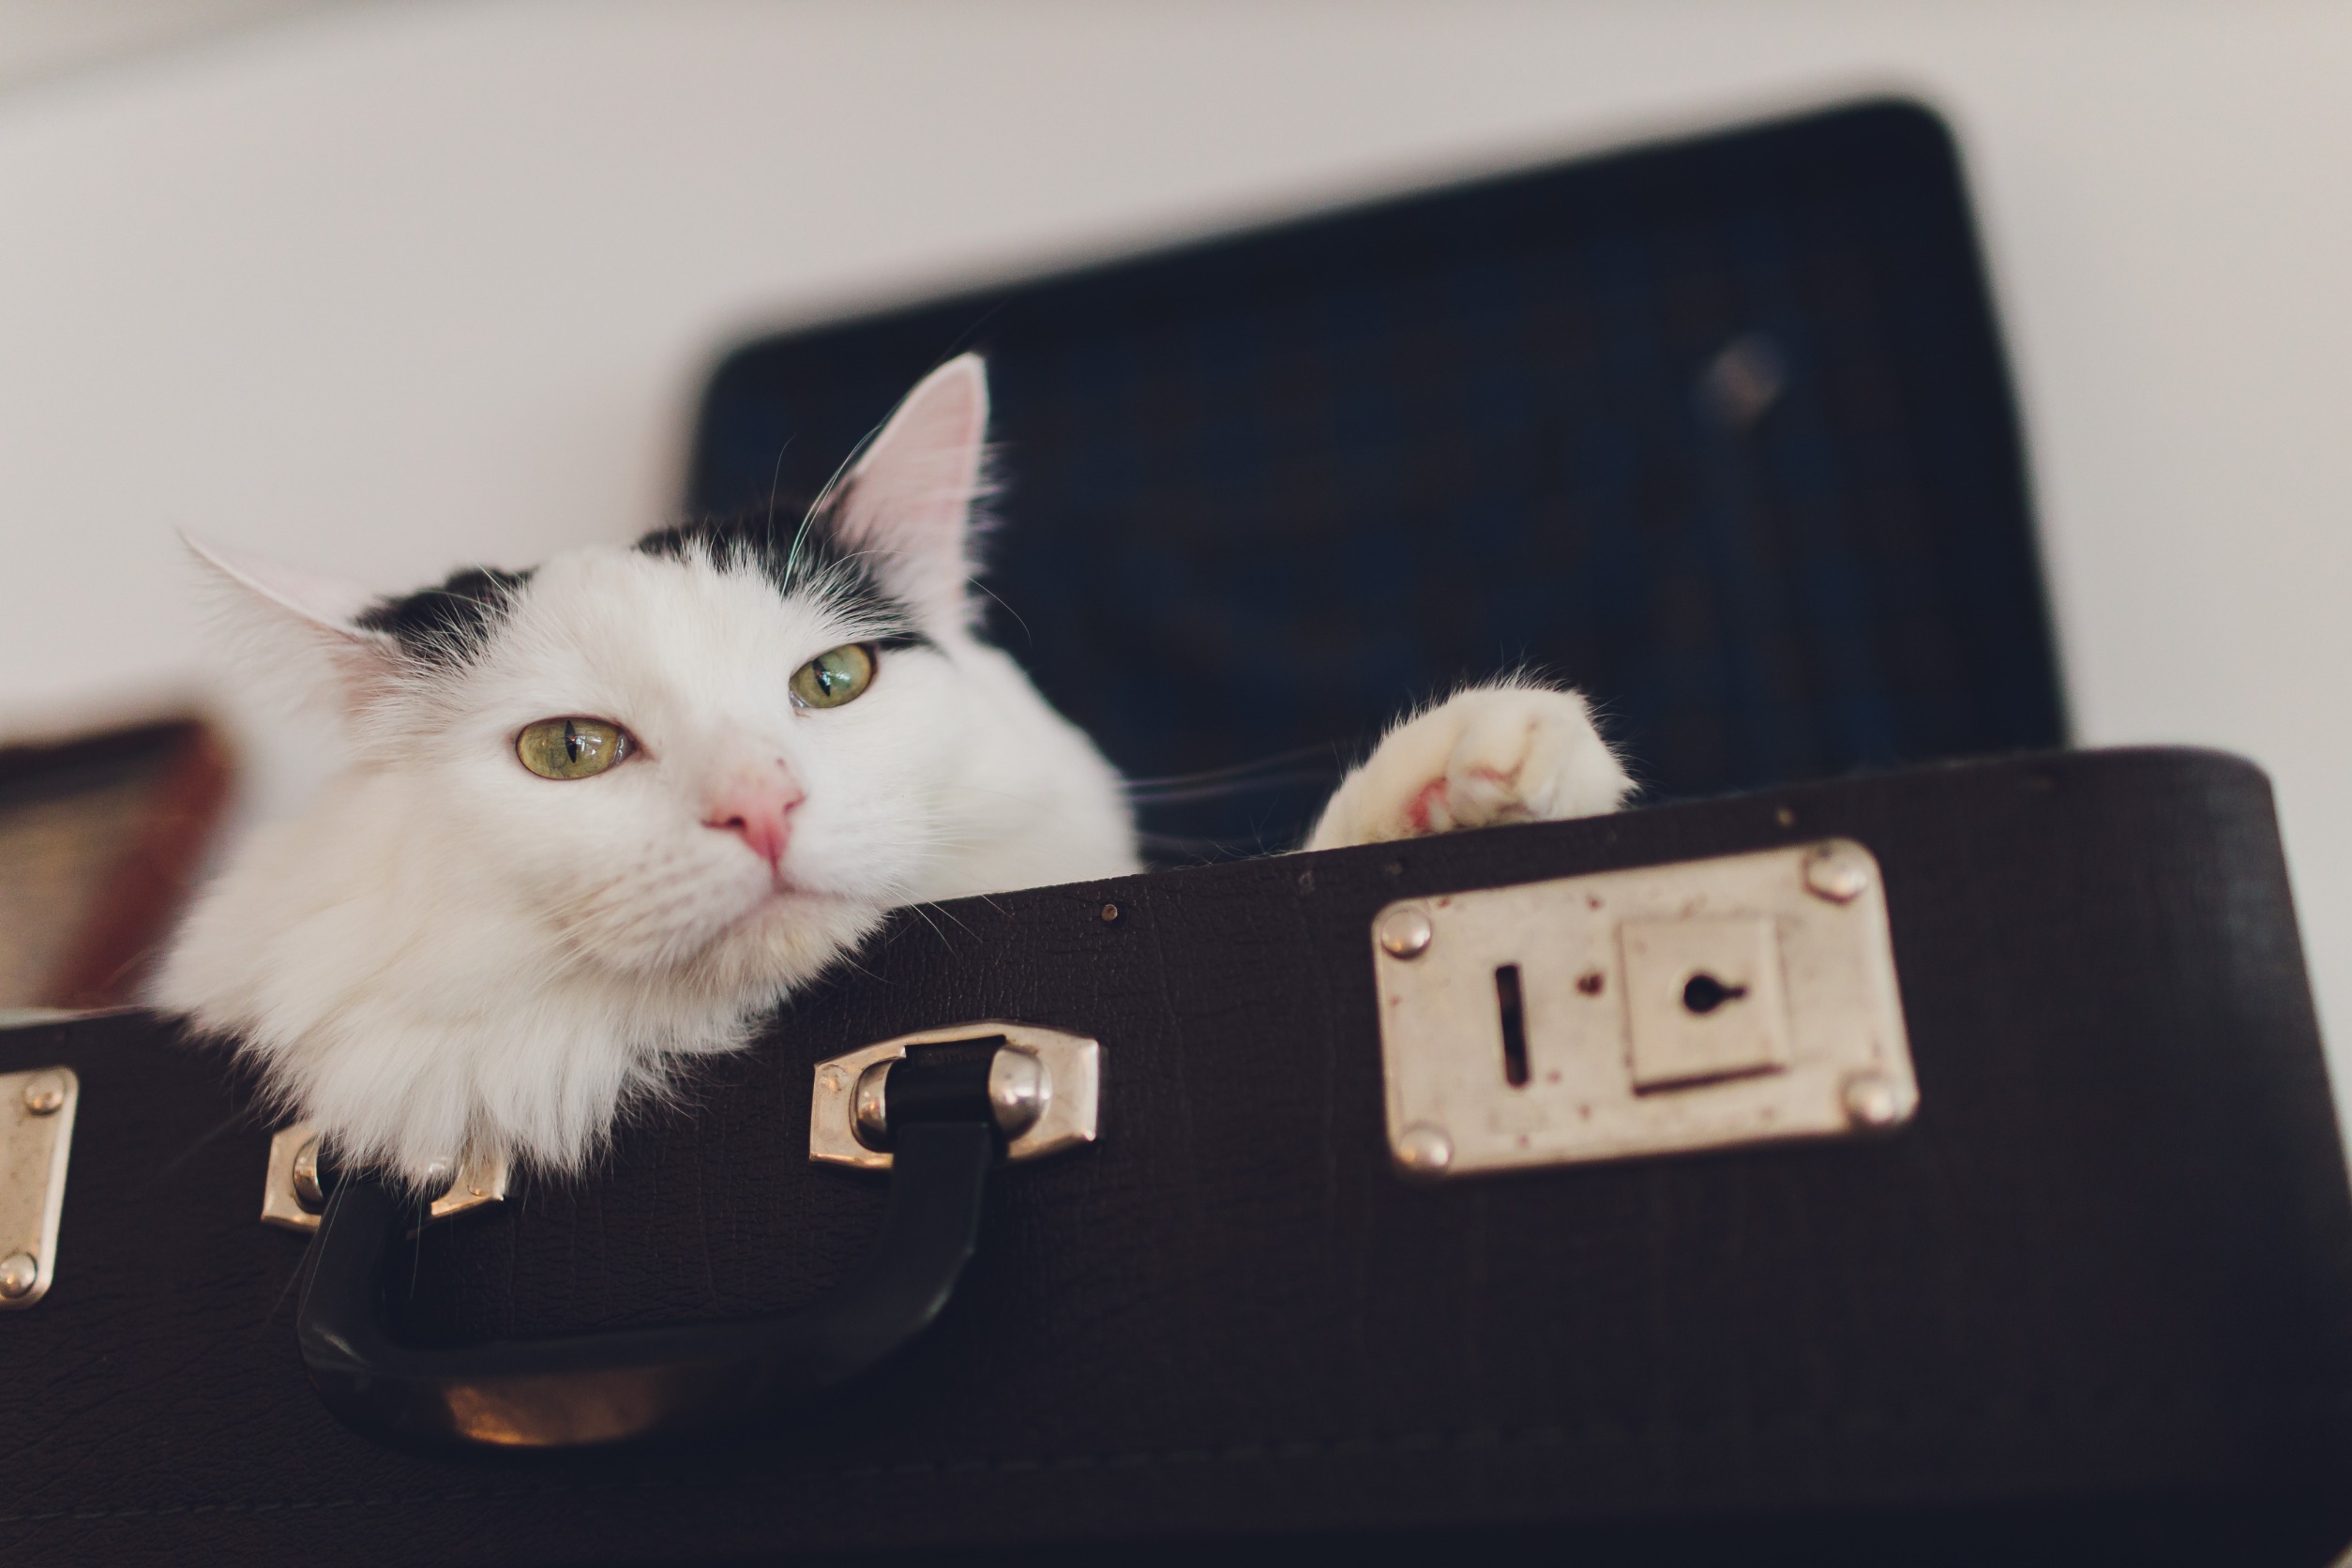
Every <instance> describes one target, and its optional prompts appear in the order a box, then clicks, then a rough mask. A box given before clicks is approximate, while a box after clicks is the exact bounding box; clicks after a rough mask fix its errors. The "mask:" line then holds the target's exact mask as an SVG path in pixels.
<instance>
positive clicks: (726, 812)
mask: <svg viewBox="0 0 2352 1568" xmlns="http://www.w3.org/2000/svg"><path fill="white" fill-rule="evenodd" d="M806 798H807V797H806V795H805V794H804V792H802V790H801V788H800V786H799V785H797V784H795V783H793V782H792V779H791V778H790V777H789V776H777V777H774V778H764V779H761V780H758V781H756V782H746V783H743V784H739V785H737V786H735V787H734V788H733V789H731V790H729V791H728V792H726V793H725V794H722V795H721V796H719V798H718V799H717V800H716V801H715V802H713V803H712V806H711V814H710V815H709V816H707V817H705V818H703V819H702V825H703V826H704V827H715V828H717V829H719V830H720V831H721V832H725V833H732V834H735V835H736V836H738V837H741V838H742V839H743V841H744V842H745V843H746V844H748V845H750V846H751V849H752V852H753V853H755V854H757V855H758V856H759V857H760V858H761V859H762V860H764V861H766V862H767V863H768V864H769V865H770V866H775V865H776V864H778V863H779V862H781V861H782V860H783V858H784V847H785V846H786V845H787V844H789V843H791V842H792V808H793V807H796V806H798V805H799V804H800V803H801V802H802V800H804V799H806Z"/></svg>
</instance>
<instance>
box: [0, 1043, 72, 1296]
mask: <svg viewBox="0 0 2352 1568" xmlns="http://www.w3.org/2000/svg"><path fill="white" fill-rule="evenodd" d="M81 1104H82V1080H81V1079H80V1078H77V1077H76V1076H75V1075H74V1071H73V1069H72V1068H70V1067H40V1068H36V1069H35V1070H33V1071H32V1072H29V1073H8V1074H0V1311H21V1310H22V1309H23V1308H25V1307H28V1306H32V1305H34V1304H36V1303H38V1301H39V1300H40V1299H41V1298H42V1297H43V1296H46V1295H47V1294H49V1287H50V1285H51V1284H52V1283H53V1281H54V1280H55V1278H56V1275H57V1229H58V1221H59V1219H60V1217H61V1216H62V1215H63V1214H64V1213H65V1204H66V1166H67V1163H68V1160H69V1159H70V1158H71V1157H72V1154H73V1119H74V1113H75V1111H76V1110H78V1109H79V1108H80V1107H81Z"/></svg>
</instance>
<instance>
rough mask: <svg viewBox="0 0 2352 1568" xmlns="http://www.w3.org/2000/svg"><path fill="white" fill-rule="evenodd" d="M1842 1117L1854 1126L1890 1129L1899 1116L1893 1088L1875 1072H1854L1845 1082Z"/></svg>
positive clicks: (1898, 1107)
mask: <svg viewBox="0 0 2352 1568" xmlns="http://www.w3.org/2000/svg"><path fill="white" fill-rule="evenodd" d="M1845 1098H1846V1114H1847V1118H1848V1119H1849V1120H1850V1121H1852V1122H1853V1123H1854V1124H1855V1125H1856V1126H1858V1127H1892V1126H1893V1125H1894V1123H1895V1119H1896V1118H1897V1117H1898V1116H1900V1115H1901V1114H1902V1110H1903V1108H1902V1105H1901V1104H1900V1102H1898V1101H1897V1100H1896V1099H1895V1095H1894V1085H1893V1084H1892V1083H1889V1082H1888V1081H1887V1080H1886V1079H1885V1078H1883V1077H1881V1076H1880V1075H1878V1074H1877V1073H1856V1074H1855V1075H1854V1076H1853V1077H1852V1078H1847V1080H1846V1091H1845Z"/></svg>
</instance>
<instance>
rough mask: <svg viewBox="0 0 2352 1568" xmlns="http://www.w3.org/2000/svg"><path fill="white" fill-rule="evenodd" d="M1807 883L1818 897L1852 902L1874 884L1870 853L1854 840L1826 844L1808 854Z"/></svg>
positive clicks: (1806, 865) (1847, 902)
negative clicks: (1853, 843) (1846, 842)
mask: <svg viewBox="0 0 2352 1568" xmlns="http://www.w3.org/2000/svg"><path fill="white" fill-rule="evenodd" d="M1805 886H1806V888H1807V889H1808V890H1810V891H1811V893H1812V894H1813V896H1814V897H1817V898H1826V899H1828V900H1829V901H1830V902H1831V903H1832V904H1850V903H1852V902H1853V901H1854V900H1855V899H1857V898H1859V897H1862V894H1863V893H1864V892H1865V891H1867V890H1868V889H1869V886H1870V857H1869V855H1867V854H1865V853H1864V852H1862V850H1861V849H1859V848H1857V847H1856V846H1854V845H1852V844H1824V845H1822V846H1821V847H1820V848H1819V849H1817V850H1816V851H1814V852H1812V853H1811V854H1809V855H1807V856H1805Z"/></svg>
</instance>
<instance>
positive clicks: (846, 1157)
mask: <svg viewBox="0 0 2352 1568" xmlns="http://www.w3.org/2000/svg"><path fill="white" fill-rule="evenodd" d="M915 1052H925V1053H928V1054H934V1055H936V1054H941V1053H946V1052H960V1053H962V1054H965V1055H968V1056H969V1057H970V1058H971V1067H972V1071H973V1073H974V1075H975V1078H977V1080H978V1081H979V1082H980V1083H982V1084H984V1085H985V1089H986V1093H987V1094H988V1105H989V1108H990V1111H991V1113H992V1114H993V1115H994V1117H995V1119H996V1125H997V1131H998V1132H999V1133H1001V1134H1002V1135H1003V1138H1004V1157H1005V1158H1006V1159H1008V1160H1014V1161H1020V1160H1033V1159H1037V1158H1040V1157H1042V1156H1044V1155H1047V1154H1051V1153H1057V1152H1059V1151H1061V1150H1063V1149H1068V1148H1073V1147H1075V1146H1077V1145H1078V1144H1081V1143H1092V1142H1093V1141H1094V1129H1095V1116H1096V1112H1097V1110H1098V1108H1099V1103H1100V1100H1101V1097H1102V1077H1103V1064H1102V1063H1103V1048H1102V1047H1101V1046H1100V1045H1099V1044H1097V1043H1096V1042H1095V1041H1093V1040H1090V1039H1088V1038H1086V1037H1085V1036H1084V1035H1080V1034H1069V1033H1063V1031H1061V1030H1059V1029H1040V1028H1038V1027H1037V1026H1036V1025H1034V1024H1025V1023H999V1022H993V1021H991V1022H987V1023H968V1024H963V1025H960V1026H958V1027H957V1028H954V1029H927V1030H924V1031H922V1032H921V1033H915V1034H901V1035H899V1036H898V1037H897V1038H896V1039H893V1040H884V1041H882V1043H881V1044H879V1045H872V1046H865V1047H861V1048H858V1049H856V1050H853V1051H848V1052H845V1053H844V1054H842V1055H840V1056H836V1057H832V1058H830V1059H828V1060H826V1061H823V1062H820V1063H817V1074H816V1083H815V1085H814V1087H813V1088H812V1089H811V1091H810V1093H809V1101H808V1157H809V1158H810V1159H812V1160H814V1161H816V1162H818V1163H819V1164H821V1165H853V1166H856V1167H858V1168H861V1169H866V1170H887V1169H889V1168H890V1149H889V1146H888V1138H889V1133H890V1129H889V1103H890V1099H889V1095H890V1069H891V1064H892V1063H896V1062H898V1061H901V1060H903V1059H905V1058H906V1057H907V1056H908V1055H910V1054H911V1053H915Z"/></svg>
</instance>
